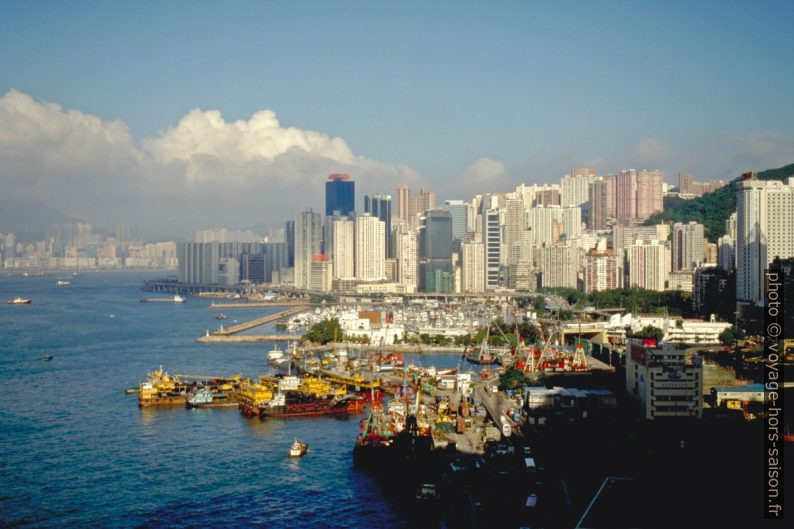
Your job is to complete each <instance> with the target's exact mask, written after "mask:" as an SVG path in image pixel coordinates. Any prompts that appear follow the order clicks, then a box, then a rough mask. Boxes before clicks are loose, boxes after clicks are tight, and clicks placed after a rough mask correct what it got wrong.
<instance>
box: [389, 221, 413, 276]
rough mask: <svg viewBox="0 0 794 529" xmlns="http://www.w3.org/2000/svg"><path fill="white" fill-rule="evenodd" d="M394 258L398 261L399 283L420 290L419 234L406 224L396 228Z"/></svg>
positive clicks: (400, 224) (403, 223)
mask: <svg viewBox="0 0 794 529" xmlns="http://www.w3.org/2000/svg"><path fill="white" fill-rule="evenodd" d="M394 256H395V258H396V259H397V282H398V283H401V284H403V285H409V286H411V287H413V290H416V289H418V288H419V274H418V270H419V232H418V231H417V230H416V229H414V228H412V227H410V226H409V225H408V224H407V223H405V222H400V223H399V224H397V225H395V227H394Z"/></svg>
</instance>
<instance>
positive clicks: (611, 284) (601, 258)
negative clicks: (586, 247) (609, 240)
mask: <svg viewBox="0 0 794 529" xmlns="http://www.w3.org/2000/svg"><path fill="white" fill-rule="evenodd" d="M622 287H623V251H622V250H618V251H617V253H616V252H615V251H614V250H613V249H612V248H609V249H606V250H592V251H591V252H590V253H589V254H588V255H587V257H586V258H585V266H584V288H585V292H599V291H602V290H613V289H616V288H622Z"/></svg>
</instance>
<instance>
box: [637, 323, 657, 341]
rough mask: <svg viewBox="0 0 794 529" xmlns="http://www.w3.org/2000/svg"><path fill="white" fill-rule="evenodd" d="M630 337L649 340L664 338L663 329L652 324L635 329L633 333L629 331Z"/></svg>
mask: <svg viewBox="0 0 794 529" xmlns="http://www.w3.org/2000/svg"><path fill="white" fill-rule="evenodd" d="M629 337H630V338H642V339H650V340H657V341H658V340H661V339H662V338H664V331H663V330H661V329H660V328H659V327H654V326H653V325H646V326H645V327H643V328H642V330H641V331H637V332H635V333H631V334H630V335H629Z"/></svg>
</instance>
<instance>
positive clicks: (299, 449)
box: [287, 439, 309, 457]
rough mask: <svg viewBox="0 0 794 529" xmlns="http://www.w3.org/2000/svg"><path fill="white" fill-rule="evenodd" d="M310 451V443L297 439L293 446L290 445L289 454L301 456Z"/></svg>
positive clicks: (290, 455)
mask: <svg viewBox="0 0 794 529" xmlns="http://www.w3.org/2000/svg"><path fill="white" fill-rule="evenodd" d="M308 451H309V445H307V444H306V443H301V442H300V441H298V440H297V439H296V440H295V442H294V443H292V446H290V447H289V453H288V454H287V455H288V456H289V457H301V456H304V455H306V452H308Z"/></svg>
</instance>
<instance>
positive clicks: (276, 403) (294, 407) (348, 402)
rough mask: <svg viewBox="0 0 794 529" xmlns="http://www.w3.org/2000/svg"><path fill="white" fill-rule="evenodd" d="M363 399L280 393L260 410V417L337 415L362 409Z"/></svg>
mask: <svg viewBox="0 0 794 529" xmlns="http://www.w3.org/2000/svg"><path fill="white" fill-rule="evenodd" d="M360 402H363V399H361V398H360V397H356V396H354V395H344V396H340V395H320V396H318V395H312V394H306V393H300V392H293V391H288V392H278V393H276V394H275V395H273V398H272V399H271V400H270V401H269V402H268V403H267V404H266V405H265V406H264V407H260V409H259V416H260V417H302V416H310V415H336V414H343V413H351V412H355V411H357V410H359V409H361V406H360Z"/></svg>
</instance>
